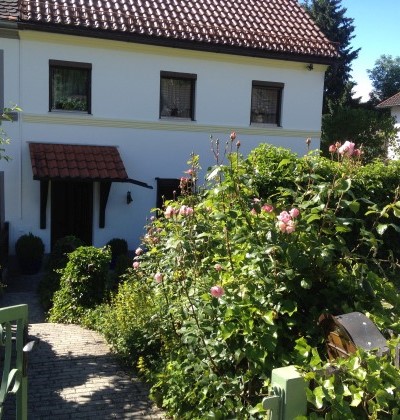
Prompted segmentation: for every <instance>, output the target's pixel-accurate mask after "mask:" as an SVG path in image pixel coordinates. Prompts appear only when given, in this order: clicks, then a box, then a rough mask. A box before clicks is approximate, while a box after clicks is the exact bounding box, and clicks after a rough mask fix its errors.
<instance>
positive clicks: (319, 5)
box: [303, 0, 360, 114]
mask: <svg viewBox="0 0 400 420" xmlns="http://www.w3.org/2000/svg"><path fill="white" fill-rule="evenodd" d="M303 3H304V8H305V9H306V11H307V13H308V14H309V15H310V16H311V18H312V19H313V20H314V21H315V23H316V24H317V25H318V26H319V28H320V29H321V30H322V32H323V33H324V34H325V36H326V37H327V38H328V39H329V40H330V41H332V42H336V43H337V47H338V52H339V54H340V57H339V58H338V59H337V61H336V62H335V63H334V64H333V65H331V66H330V67H329V69H328V70H327V72H326V73H325V88H324V106H323V113H324V114H326V113H330V112H331V111H332V109H334V108H336V107H337V106H343V105H349V104H351V103H352V98H351V90H352V88H353V86H354V82H352V81H351V63H352V61H353V60H355V59H356V58H357V57H358V53H359V52H360V48H358V49H356V50H353V49H352V46H351V41H352V39H353V38H354V36H355V35H354V34H353V33H354V30H355V27H354V19H352V18H349V17H346V12H347V9H346V8H344V7H342V4H341V0H305V1H304V2H303Z"/></svg>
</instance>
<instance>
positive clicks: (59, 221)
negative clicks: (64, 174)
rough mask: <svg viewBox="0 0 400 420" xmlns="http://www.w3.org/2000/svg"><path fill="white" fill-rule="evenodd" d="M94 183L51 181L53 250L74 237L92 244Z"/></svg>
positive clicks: (86, 243)
mask: <svg viewBox="0 0 400 420" xmlns="http://www.w3.org/2000/svg"><path fill="white" fill-rule="evenodd" d="M92 230H93V182H79V181H51V248H52V249H53V247H54V244H55V243H56V242H57V240H58V239H60V238H63V237H64V236H67V235H74V236H76V237H77V238H79V239H81V240H82V241H83V242H84V244H85V245H91V244H92Z"/></svg>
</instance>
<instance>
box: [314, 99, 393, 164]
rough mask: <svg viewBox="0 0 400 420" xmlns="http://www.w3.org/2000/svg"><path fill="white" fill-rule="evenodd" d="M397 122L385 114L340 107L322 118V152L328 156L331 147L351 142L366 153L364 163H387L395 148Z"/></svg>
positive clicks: (373, 110)
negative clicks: (380, 160) (384, 160)
mask: <svg viewBox="0 0 400 420" xmlns="http://www.w3.org/2000/svg"><path fill="white" fill-rule="evenodd" d="M394 124H395V120H394V118H393V117H391V116H390V114H389V113H388V112H386V110H383V111H380V110H379V111H378V110H376V109H363V108H346V107H340V108H337V109H336V110H335V112H334V113H333V114H326V115H324V116H323V118H322V138H321V149H322V151H323V154H324V155H326V156H328V155H329V153H328V148H329V145H331V144H334V143H335V142H337V141H338V142H340V143H343V142H344V141H346V140H349V141H351V142H353V143H355V144H356V146H357V147H361V148H362V150H363V155H362V160H363V162H364V163H369V162H371V161H373V160H374V159H377V158H378V159H386V158H387V154H388V147H389V146H391V147H393V146H394V144H395V139H396V133H397V130H396V128H395V125H394Z"/></svg>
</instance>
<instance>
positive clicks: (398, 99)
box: [377, 92, 400, 108]
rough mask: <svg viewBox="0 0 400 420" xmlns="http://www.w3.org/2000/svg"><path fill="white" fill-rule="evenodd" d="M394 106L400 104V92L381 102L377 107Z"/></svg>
mask: <svg viewBox="0 0 400 420" xmlns="http://www.w3.org/2000/svg"><path fill="white" fill-rule="evenodd" d="M392 106H400V92H398V93H396V94H395V95H393V96H391V97H390V98H388V99H386V100H385V101H383V102H381V103H380V104H379V105H377V108H391V107H392Z"/></svg>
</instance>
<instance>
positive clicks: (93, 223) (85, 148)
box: [0, 0, 337, 252]
mask: <svg viewBox="0 0 400 420" xmlns="http://www.w3.org/2000/svg"><path fill="white" fill-rule="evenodd" d="M336 57H337V48H336V46H335V45H333V44H332V43H331V42H329V41H328V40H327V39H326V38H325V36H324V35H323V34H322V32H321V31H320V30H319V29H318V27H317V26H316V25H315V24H314V23H313V21H312V20H311V19H310V18H309V17H308V15H307V14H306V13H305V12H304V10H303V9H302V8H301V7H300V6H299V5H298V3H297V1H296V0H269V1H265V0H264V1H263V0H252V1H248V0H235V1H232V0H196V1H194V0H191V1H190V0H147V1H144V0H96V1H92V0H65V1H64V2H59V1H57V0H46V1H44V0H20V1H17V0H0V101H1V102H0V106H1V105H4V106H9V105H10V104H18V105H19V106H20V107H21V108H22V110H23V112H22V113H20V114H18V115H17V116H16V118H15V121H14V122H12V123H11V122H3V125H2V127H3V129H5V130H6V132H7V134H8V135H9V137H10V138H11V139H12V141H11V144H10V145H9V146H7V153H8V155H10V156H11V157H12V161H11V162H5V161H0V170H1V171H4V184H5V185H4V190H5V193H4V195H5V219H6V220H7V221H8V222H9V225H10V251H11V252H13V249H14V243H15V241H16V239H17V238H18V237H19V236H20V235H22V234H24V233H28V232H32V233H34V234H35V235H38V236H40V237H41V238H42V239H43V241H44V243H45V245H46V251H47V252H49V251H50V249H51V246H52V245H53V244H54V242H55V241H56V240H57V239H58V238H60V237H62V236H64V235H66V234H75V235H76V236H80V237H81V238H83V239H84V240H85V241H86V242H87V243H88V244H93V245H95V246H103V245H104V244H105V243H106V242H107V241H109V240H110V239H112V238H115V237H118V238H125V239H126V240H127V241H128V244H129V247H130V249H133V248H134V247H135V246H137V244H138V243H139V238H140V236H141V235H142V234H143V226H144V224H145V222H146V218H147V217H148V216H149V215H150V210H151V209H152V208H154V207H155V206H156V204H157V197H160V196H161V195H163V194H167V195H168V193H170V192H171V190H172V189H175V188H176V187H177V182H178V181H177V180H178V179H179V178H180V177H181V176H183V172H184V171H185V170H186V169H187V166H186V162H187V160H188V158H189V155H190V153H191V152H194V153H196V154H199V155H200V159H201V165H202V167H203V168H204V170H205V169H206V168H207V167H208V166H210V165H212V164H213V156H212V154H211V152H210V135H213V136H214V138H215V137H219V138H221V140H226V139H228V137H229V134H230V132H231V131H236V132H237V133H238V138H240V140H241V145H242V146H241V150H242V152H243V153H244V154H246V153H247V152H248V151H250V150H251V149H253V148H254V147H255V146H257V145H258V144H260V143H262V142H268V143H271V144H275V145H280V146H283V147H289V148H291V149H292V150H294V151H295V152H297V153H299V154H304V153H306V151H307V148H306V144H305V139H306V138H308V137H311V139H312V143H311V145H312V148H318V147H319V138H320V127H321V109H322V95H323V83H324V73H325V70H326V69H327V66H328V65H329V64H331V63H332V62H333V61H334V60H335V58H336ZM135 180H138V182H137V181H135ZM148 187H150V188H152V189H150V188H148ZM130 198H132V200H133V201H132V202H130V203H129V204H128V202H129V201H130Z"/></svg>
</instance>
